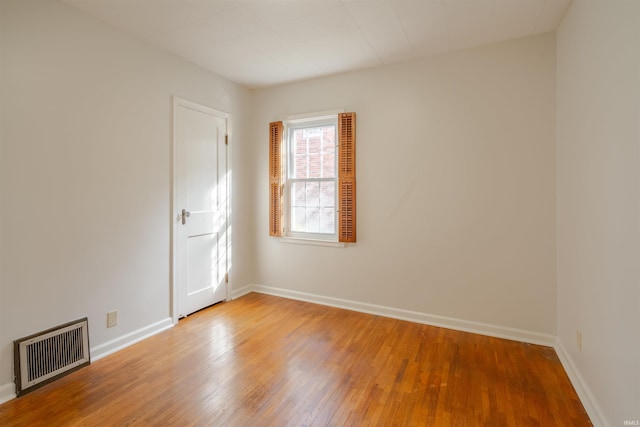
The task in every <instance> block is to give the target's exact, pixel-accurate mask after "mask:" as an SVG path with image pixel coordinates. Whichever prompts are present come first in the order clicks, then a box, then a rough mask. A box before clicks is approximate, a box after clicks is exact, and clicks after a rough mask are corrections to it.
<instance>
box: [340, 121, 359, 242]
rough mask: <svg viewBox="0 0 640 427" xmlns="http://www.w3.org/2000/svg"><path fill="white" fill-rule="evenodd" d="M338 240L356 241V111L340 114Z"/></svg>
mask: <svg viewBox="0 0 640 427" xmlns="http://www.w3.org/2000/svg"><path fill="white" fill-rule="evenodd" d="M338 240H339V241H340V242H355V241H356V113H340V114H339V115H338Z"/></svg>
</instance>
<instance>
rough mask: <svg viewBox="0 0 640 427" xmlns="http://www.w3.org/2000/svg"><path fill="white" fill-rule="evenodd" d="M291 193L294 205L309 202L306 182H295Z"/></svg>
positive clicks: (302, 204) (303, 204)
mask: <svg viewBox="0 0 640 427" xmlns="http://www.w3.org/2000/svg"><path fill="white" fill-rule="evenodd" d="M292 187H293V188H292V189H291V193H292V194H293V197H292V203H291V205H292V206H305V205H306V204H307V189H306V186H305V183H304V182H294V183H293V185H292Z"/></svg>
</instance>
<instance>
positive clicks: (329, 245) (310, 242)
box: [280, 237, 347, 248]
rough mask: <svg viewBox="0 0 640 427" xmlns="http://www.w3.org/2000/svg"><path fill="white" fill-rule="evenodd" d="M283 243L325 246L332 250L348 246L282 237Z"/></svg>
mask: <svg viewBox="0 0 640 427" xmlns="http://www.w3.org/2000/svg"><path fill="white" fill-rule="evenodd" d="M280 241H281V242H282V243H290V244H294V245H311V246H325V247H331V248H344V247H346V246H347V244H346V243H344V242H331V241H328V240H318V239H303V238H300V237H280Z"/></svg>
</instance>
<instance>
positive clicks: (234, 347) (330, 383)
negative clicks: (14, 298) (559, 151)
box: [0, 293, 591, 427]
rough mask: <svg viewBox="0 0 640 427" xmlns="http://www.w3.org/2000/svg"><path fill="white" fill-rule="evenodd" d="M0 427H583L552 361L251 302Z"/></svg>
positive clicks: (33, 401) (65, 385)
mask: <svg viewBox="0 0 640 427" xmlns="http://www.w3.org/2000/svg"><path fill="white" fill-rule="evenodd" d="M0 425H1V426H125V425H140V426H159V425H179V426H186V425H200V426H327V425H332V426H344V425H348V426H360V425H381V426H545V427H547V426H589V425H591V423H590V422H589V419H588V417H587V415H586V413H585V410H584V408H583V407H582V405H581V403H580V401H579V400H578V397H577V396H576V393H575V391H574V390H573V388H572V386H571V384H570V382H569V379H568V377H567V375H566V374H565V372H564V370H563V369H562V366H561V365H560V362H559V360H558V358H557V356H556V354H555V352H554V350H553V349H552V348H548V347H542V346H536V345H531V344H524V343H519V342H515V341H509V340H503V339H498V338H491V337H486V336H482V335H475V334H469V333H464V332H457V331H452V330H448V329H442V328H437V327H432V326H426V325H421V324H416V323H410V322H405V321H400V320H394V319H388V318H383V317H379V316H373V315H368V314H362V313H356V312H352V311H347V310H341V309H335V308H330V307H325V306H320V305H315V304H309V303H305V302H300V301H294V300H287V299H282V298H277V297H272V296H267V295H261V294H257V293H252V294H249V295H246V296H244V297H242V298H239V299H237V300H234V301H231V302H226V303H222V304H219V305H216V306H214V307H211V308H209V309H206V310H203V311H201V312H199V313H197V314H195V315H193V316H190V317H188V318H187V319H183V320H181V321H180V323H179V324H178V325H177V326H176V327H174V328H172V329H171V330H168V331H165V332H163V333H161V334H158V335H155V336H153V337H151V338H149V339H147V340H145V341H143V342H141V343H138V344H135V345H133V346H131V347H128V348H126V349H124V350H122V351H120V352H118V353H116V354H113V355H111V356H108V357H105V358H103V359H101V360H98V361H97V362H94V363H92V364H91V365H90V366H88V367H86V368H84V369H81V370H79V371H77V372H74V373H73V374H71V375H69V376H67V377H64V378H62V379H60V380H58V381H56V382H54V383H51V384H48V385H46V386H44V387H43V388H41V389H39V390H36V391H34V392H32V393H30V394H27V395H25V396H23V397H20V398H18V399H14V400H12V401H9V402H7V403H5V404H3V405H0Z"/></svg>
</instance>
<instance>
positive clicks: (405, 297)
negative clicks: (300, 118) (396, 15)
mask: <svg viewBox="0 0 640 427" xmlns="http://www.w3.org/2000/svg"><path fill="white" fill-rule="evenodd" d="M254 102H255V111H256V113H255V116H256V120H255V123H254V124H253V133H254V137H253V144H254V151H255V159H254V161H255V167H254V170H255V171H256V175H255V176H254V184H255V188H256V194H255V207H256V218H255V220H256V223H255V232H256V237H255V239H256V263H257V264H256V268H257V270H256V278H257V281H258V284H259V285H262V286H269V287H276V288H283V289H286V290H289V291H298V292H305V293H311V294H317V295H321V296H327V297H333V298H341V299H346V300H352V301H357V302H363V303H370V304H377V305H382V306H386V307H392V308H397V309H403V310H412V311H417V312H420V313H428V314H434V315H441V316H447V317H450V318H455V319H462V320H465V321H469V322H481V323H486V324H490V325H498V326H500V327H504V328H515V329H518V330H524V331H533V332H536V333H541V334H548V335H551V336H555V334H556V267H555V258H556V253H555V221H556V220H555V211H556V204H555V170H556V165H555V40H554V35H552V34H551V35H543V36H539V37H534V38H527V39H521V40H515V41H509V42H505V43H500V44H495V45H491V46H487V47H481V48H476V49H471V50H466V51H461V52H457V53H452V54H448V55H443V56H439V57H436V58H433V59H427V60H420V61H415V62H409V63H404V64H399V65H392V66H387V67H383V68H377V69H372V70H366V71H361V72H354V73H349V74H344V75H339V76H334V77H329V78H324V79H315V80H312V81H309V82H301V83H296V84H290V85H285V86H281V87H276V88H271V89H264V90H259V91H256V92H255V96H254ZM332 108H344V109H345V111H355V112H356V113H357V120H358V122H357V130H358V141H357V144H358V151H357V174H358V176H357V178H358V243H357V244H355V245H353V246H350V247H347V248H345V249H339V248H326V247H315V246H300V245H291V244H286V243H282V242H280V241H278V239H274V238H270V237H269V236H268V228H267V226H268V216H267V208H268V185H267V183H268V181H267V164H268V143H267V126H268V123H269V122H270V121H273V120H277V119H281V118H283V117H285V116H287V115H291V114H297V113H306V112H313V111H322V110H327V109H332Z"/></svg>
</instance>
